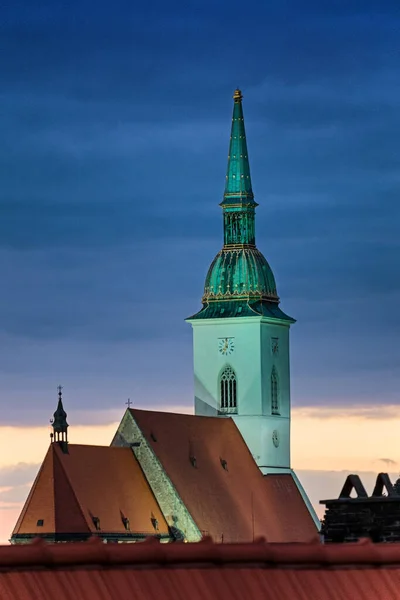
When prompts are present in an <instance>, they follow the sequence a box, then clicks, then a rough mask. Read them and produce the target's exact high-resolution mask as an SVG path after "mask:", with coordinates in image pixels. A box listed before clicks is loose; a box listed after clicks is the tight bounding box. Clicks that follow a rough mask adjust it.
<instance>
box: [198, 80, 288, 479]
mask: <svg viewBox="0 0 400 600" xmlns="http://www.w3.org/2000/svg"><path fill="white" fill-rule="evenodd" d="M233 98H234V106H233V118H232V131H231V139H230V146H229V156H228V170H227V175H226V184H225V193H224V198H223V201H222V203H221V206H222V210H223V222H224V245H223V248H222V250H220V252H218V254H217V256H216V257H215V258H214V260H213V262H212V263H211V266H210V268H209V270H208V273H207V277H206V281H205V287H204V294H203V298H202V302H203V308H202V309H201V310H200V312H198V313H197V314H195V315H193V316H192V317H190V318H188V319H187V321H188V322H189V323H191V325H192V327H193V346H194V386H195V412H196V415H208V416H220V417H222V418H223V417H226V416H230V417H232V418H233V419H234V420H235V422H236V425H237V426H238V428H239V430H240V432H241V434H242V436H243V438H244V439H245V441H246V443H247V445H248V447H249V449H250V451H251V453H252V455H253V456H254V459H255V461H256V463H257V464H258V466H259V467H260V469H261V471H262V472H263V473H264V474H268V473H278V472H279V473H285V472H290V368H289V328H290V325H291V324H292V323H294V319H292V318H291V317H289V316H287V315H286V314H285V313H284V312H282V310H281V309H280V308H279V297H278V293H277V290H276V285H275V279H274V275H273V273H272V270H271V268H270V266H269V264H268V262H267V261H266V259H265V258H264V256H263V255H262V254H261V252H260V251H259V250H258V249H257V247H256V240H255V209H256V207H257V206H258V205H257V203H256V202H255V201H254V195H253V190H252V185H251V179H250V167H249V158H248V154H247V143H246V134H245V127H244V120H243V108H242V94H241V92H240V90H236V91H235V93H234V96H233Z"/></svg>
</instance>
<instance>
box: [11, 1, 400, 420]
mask: <svg viewBox="0 0 400 600" xmlns="http://www.w3.org/2000/svg"><path fill="white" fill-rule="evenodd" d="M327 4H328V6H327ZM381 4H382V6H380V5H381ZM399 14H400V13H399V10H398V0H397V1H396V2H390V1H385V2H383V3H380V2H378V1H374V2H372V1H368V0H363V1H362V2H361V1H360V2H356V1H355V0H349V1H346V2H345V1H341V2H338V1H336V2H334V1H332V2H330V3H322V2H318V1H311V0H308V1H307V0H302V1H299V0H292V1H284V0H279V1H271V2H264V1H262V0H259V1H257V2H256V1H254V0H250V1H248V2H246V3H244V2H240V3H239V2H236V1H233V2H229V3H219V2H215V0H212V1H211V0H206V1H203V2H194V1H190V0H189V1H188V0H186V1H185V2H183V0H182V1H180V2H168V3H166V2H161V1H153V0H151V1H149V2H146V3H136V2H128V1H126V2H125V1H121V0H116V1H115V2H114V3H111V2H110V3H107V4H106V3H104V2H101V1H100V2H95V1H94V0H79V1H76V0H75V1H71V0H69V1H68V2H67V1H58V2H57V1H54V0H53V1H50V0H48V1H46V2H43V1H40V0H39V1H38V2H31V0H25V2H21V1H19V0H14V2H12V3H8V6H7V7H3V8H2V16H1V19H0V72H1V92H0V103H1V106H0V130H1V132H2V133H1V142H2V143H1V145H0V173H1V190H0V194H1V196H0V209H1V212H0V274H1V280H2V291H1V295H0V347H1V349H2V350H1V363H0V365H1V374H0V398H1V407H2V413H1V422H2V423H21V424H28V423H32V424H33V423H42V422H46V421H47V419H48V417H49V415H50V413H51V412H52V410H53V407H54V406H55V402H56V386H57V384H58V383H59V382H61V383H62V384H63V385H64V386H65V402H66V407H67V409H68V412H69V414H70V421H71V422H74V421H75V422H76V421H80V422H83V421H86V422H87V421H88V420H92V421H96V420H102V419H106V418H107V416H106V415H104V414H103V413H102V411H103V410H106V409H108V408H110V409H117V410H121V412H122V410H123V408H124V402H125V400H126V399H127V397H128V396H130V397H131V398H132V399H133V400H134V401H135V404H136V405H137V406H151V407H155V406H163V405H191V403H192V345H191V329H190V326H189V325H187V324H185V322H184V318H185V317H186V316H188V315H191V314H193V313H194V312H195V311H196V310H197V309H198V308H199V306H200V298H201V294H202V286H203V283H204V277H205V274H206V271H207V268H208V266H209V264H210V262H211V260H212V258H213V256H214V255H215V254H216V252H217V251H218V250H219V248H220V247H221V244H222V218H221V214H220V208H219V207H218V203H219V202H220V201H221V199H222V193H223V185H224V178H225V169H226V160H227V151H228V142H229V129H230V122H231V111H232V92H233V90H234V89H235V87H236V86H239V87H241V89H242V91H243V94H244V111H245V121H246V128H247V138H248V147H249V156H250V161H251V171H252V180H253V189H254V191H255V194H256V200H257V201H258V202H259V204H260V206H259V208H258V212H257V243H258V246H259V248H260V249H261V250H262V251H263V253H264V254H265V256H266V257H267V259H268V260H269V262H270V264H271V266H272V268H273V270H274V273H275V276H276V279H277V283H278V291H279V293H280V296H281V299H282V304H281V306H282V308H283V310H284V311H285V312H287V313H289V314H291V315H293V316H294V317H296V318H297V319H298V322H297V323H296V325H295V326H294V327H293V329H292V392H293V405H294V406H296V405H297V406H299V405H315V404H317V405H330V404H332V405H341V404H342V405H346V406H347V405H354V404H388V403H397V401H398V389H399V379H400V376H399V362H400V350H399V341H398V339H399V335H400V316H399V308H398V307H399V304H400V278H399V273H400V243H399V234H398V230H399V224H400V208H399V195H400V169H399V167H400V153H399V138H400V118H399V115H400V112H399V105H400V76H399V58H400V57H399V50H400V41H399V30H400V18H399ZM90 411H92V413H93V414H90ZM95 412H97V415H95ZM74 415H75V416H74ZM101 415H103V416H101Z"/></svg>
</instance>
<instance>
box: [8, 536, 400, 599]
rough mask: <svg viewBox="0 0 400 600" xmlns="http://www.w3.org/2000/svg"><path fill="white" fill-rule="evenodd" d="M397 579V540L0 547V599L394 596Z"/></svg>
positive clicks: (397, 590) (399, 576)
mask: <svg viewBox="0 0 400 600" xmlns="http://www.w3.org/2000/svg"><path fill="white" fill-rule="evenodd" d="M95 542H96V543H95ZM399 582H400V544H375V545H374V544H372V543H371V542H369V543H368V542H363V543H358V544H345V545H343V544H329V545H327V546H324V545H321V544H319V543H314V544H265V543H262V542H260V543H254V544H212V543H210V542H209V541H204V542H200V543H198V544H183V543H179V542H178V543H175V544H160V543H158V542H154V541H152V542H139V543H136V544H102V543H101V542H99V540H94V541H92V540H91V541H89V542H82V543H81V544H69V543H66V544H45V543H44V542H42V543H33V544H27V545H21V546H2V547H0V598H1V599H2V600H15V599H16V598H19V599H21V600H24V599H26V600H28V599H29V600H43V599H46V600H53V599H54V600H71V599H72V598H73V599H74V600H117V599H118V600H120V599H121V598H129V599H130V600H156V599H157V600H159V599H160V598H162V599H164V600H187V599H188V598H190V600H204V598H207V600H224V599H227V600H243V599H246V600H247V599H248V600H259V599H260V600H261V599H262V600H277V599H279V600H396V599H398V598H400V588H399Z"/></svg>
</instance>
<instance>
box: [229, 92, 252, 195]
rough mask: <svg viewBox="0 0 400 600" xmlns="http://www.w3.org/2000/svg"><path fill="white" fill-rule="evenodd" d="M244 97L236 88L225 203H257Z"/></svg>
mask: <svg viewBox="0 0 400 600" xmlns="http://www.w3.org/2000/svg"><path fill="white" fill-rule="evenodd" d="M242 99H243V96H242V92H241V91H240V90H235V93H234V94H233V101H234V104H233V115H232V129H231V139H230V144H229V156H228V169H227V173H226V183H225V193H224V200H223V202H222V204H223V205H227V204H229V205H230V204H255V202H254V195H253V190H252V187H251V178H250V165H249V156H248V153H247V143H246V131H245V127H244V118H243V107H242Z"/></svg>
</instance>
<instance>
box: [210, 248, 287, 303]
mask: <svg viewBox="0 0 400 600" xmlns="http://www.w3.org/2000/svg"><path fill="white" fill-rule="evenodd" d="M243 297H245V298H249V297H262V298H265V299H270V300H272V301H275V302H278V300H279V298H278V294H277V291H276V284H275V278H274V275H273V273H272V270H271V267H270V266H269V264H268V262H267V261H266V259H265V258H264V256H263V255H262V254H261V252H260V251H259V250H258V249H257V248H252V247H247V248H246V247H244V248H228V247H224V248H222V250H220V251H219V252H218V254H217V256H216V257H215V258H214V260H213V262H212V263H211V265H210V268H209V270H208V273H207V277H206V281H205V285H204V295H203V302H207V301H209V300H218V299H233V298H237V299H240V298H243Z"/></svg>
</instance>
